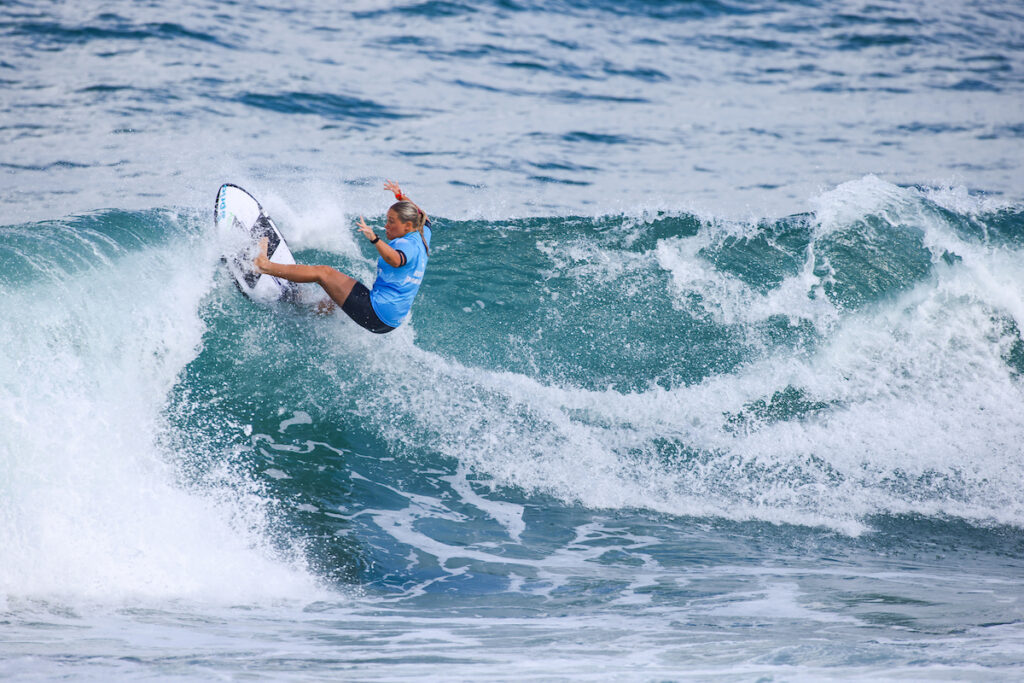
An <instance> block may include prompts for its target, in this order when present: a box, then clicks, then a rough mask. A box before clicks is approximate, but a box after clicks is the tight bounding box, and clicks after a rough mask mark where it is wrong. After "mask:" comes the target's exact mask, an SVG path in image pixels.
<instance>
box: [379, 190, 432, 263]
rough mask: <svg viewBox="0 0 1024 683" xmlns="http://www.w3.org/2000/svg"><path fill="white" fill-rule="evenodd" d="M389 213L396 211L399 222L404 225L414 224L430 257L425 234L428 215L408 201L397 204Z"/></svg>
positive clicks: (404, 200) (393, 205)
mask: <svg viewBox="0 0 1024 683" xmlns="http://www.w3.org/2000/svg"><path fill="white" fill-rule="evenodd" d="M388 211H394V212H395V215H396V216H398V220H400V221H402V222H403V223H412V226H413V228H414V229H415V230H416V232H418V233H419V234H420V239H421V240H423V248H424V249H426V250H427V255H428V256H429V255H430V247H429V246H428V245H427V238H426V236H425V235H424V234H423V224H424V223H426V222H427V214H425V213H423V210H422V209H421V208H420V207H418V206H416V205H415V204H413V203H412V202H410V201H409V200H407V199H403V200H402V201H400V202H395V203H394V204H392V205H391V208H390V209H388Z"/></svg>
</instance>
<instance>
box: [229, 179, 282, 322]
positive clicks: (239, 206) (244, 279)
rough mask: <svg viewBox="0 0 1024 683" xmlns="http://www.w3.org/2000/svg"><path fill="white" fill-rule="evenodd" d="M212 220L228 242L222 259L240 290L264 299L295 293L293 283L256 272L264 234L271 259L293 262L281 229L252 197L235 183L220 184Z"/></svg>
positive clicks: (251, 297) (275, 261)
mask: <svg viewBox="0 0 1024 683" xmlns="http://www.w3.org/2000/svg"><path fill="white" fill-rule="evenodd" d="M213 221H214V224H215V225H216V226H217V230H218V231H219V232H220V236H221V240H222V243H224V244H227V245H230V246H229V247H228V249H229V253H226V254H224V261H225V263H226V264H227V267H228V272H230V273H231V276H232V277H234V278H235V282H236V283H237V284H238V288H239V289H240V290H242V293H243V294H245V295H246V296H247V297H249V298H250V299H253V300H254V301H264V302H268V301H278V300H280V299H283V298H285V297H289V296H292V295H294V293H295V291H296V286H295V284H294V283H292V282H289V281H288V280H282V279H280V278H276V277H273V276H270V275H263V274H261V273H257V272H256V270H255V269H254V268H253V265H252V260H253V258H255V256H256V253H257V251H256V245H257V244H259V241H260V240H261V239H263V238H264V237H266V238H267V239H268V240H269V245H268V246H267V255H268V256H269V257H270V260H271V261H272V262H274V263H295V259H294V258H293V257H292V252H291V250H290V249H289V248H288V244H287V243H286V242H285V241H284V236H282V235H281V231H280V230H278V229H277V226H276V225H274V221H273V220H271V219H270V216H268V215H267V212H266V211H264V210H263V207H262V206H260V203H259V202H258V201H256V198H255V197H253V196H252V195H251V194H249V193H248V192H246V191H245V190H243V189H242V188H240V187H239V186H237V185H232V184H230V183H225V184H224V185H221V187H220V191H219V192H218V193H217V201H216V202H215V203H214V205H213Z"/></svg>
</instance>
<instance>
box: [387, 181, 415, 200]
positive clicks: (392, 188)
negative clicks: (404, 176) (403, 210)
mask: <svg viewBox="0 0 1024 683" xmlns="http://www.w3.org/2000/svg"><path fill="white" fill-rule="evenodd" d="M384 189H385V190H387V191H388V192H394V193H395V199H397V200H398V201H402V200H403V199H409V198H408V197H406V196H405V195H404V194H402V188H400V187H399V186H398V183H396V182H395V181H394V180H386V181H384Z"/></svg>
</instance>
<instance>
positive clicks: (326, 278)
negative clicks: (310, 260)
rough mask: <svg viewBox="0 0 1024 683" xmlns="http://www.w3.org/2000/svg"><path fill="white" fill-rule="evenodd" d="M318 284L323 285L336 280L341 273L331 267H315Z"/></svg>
mask: <svg viewBox="0 0 1024 683" xmlns="http://www.w3.org/2000/svg"><path fill="white" fill-rule="evenodd" d="M314 268H315V272H314V274H315V276H316V282H317V284H320V285H323V284H324V283H327V282H330V281H331V280H334V279H336V278H337V277H338V276H339V275H341V273H339V272H338V271H337V270H335V269H334V268H331V267H330V266H314Z"/></svg>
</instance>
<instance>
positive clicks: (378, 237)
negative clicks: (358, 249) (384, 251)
mask: <svg viewBox="0 0 1024 683" xmlns="http://www.w3.org/2000/svg"><path fill="white" fill-rule="evenodd" d="M377 242H380V235H374V236H373V239H372V240H370V244H377Z"/></svg>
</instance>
